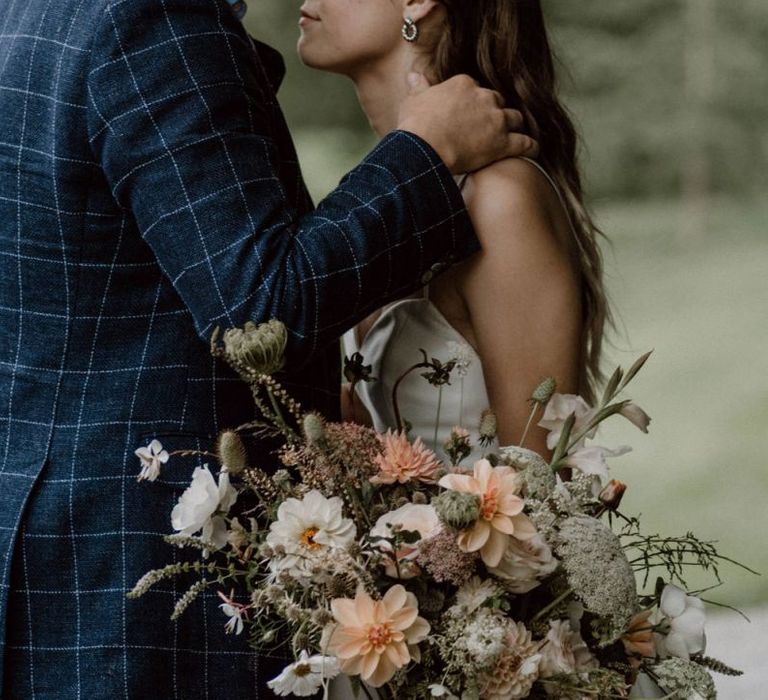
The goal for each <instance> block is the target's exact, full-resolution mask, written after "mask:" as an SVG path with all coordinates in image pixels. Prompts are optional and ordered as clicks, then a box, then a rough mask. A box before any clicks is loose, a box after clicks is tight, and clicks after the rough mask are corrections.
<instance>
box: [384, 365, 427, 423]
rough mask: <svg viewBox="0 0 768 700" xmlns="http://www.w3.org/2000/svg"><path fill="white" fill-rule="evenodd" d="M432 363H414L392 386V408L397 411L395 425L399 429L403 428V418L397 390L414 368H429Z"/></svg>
mask: <svg viewBox="0 0 768 700" xmlns="http://www.w3.org/2000/svg"><path fill="white" fill-rule="evenodd" d="M431 366H432V365H430V364H429V363H428V362H419V363H418V364H415V365H413V367H409V368H408V369H407V370H405V372H403V373H402V374H401V375H400V376H399V377H398V378H397V381H396V382H395V385H394V386H393V387H392V408H393V409H394V411H395V427H396V428H397V430H398V431H402V430H403V427H404V426H403V418H402V416H401V415H400V406H398V404H397V390H398V389H399V388H400V384H402V382H403V380H404V379H405V378H406V377H407V376H408V375H409V374H410V373H411V372H413V371H414V370H417V369H423V368H427V369H428V368H429V367H431Z"/></svg>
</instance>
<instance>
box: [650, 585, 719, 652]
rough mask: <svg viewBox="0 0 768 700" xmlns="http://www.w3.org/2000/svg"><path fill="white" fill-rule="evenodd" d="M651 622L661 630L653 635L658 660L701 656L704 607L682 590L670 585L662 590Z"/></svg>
mask: <svg viewBox="0 0 768 700" xmlns="http://www.w3.org/2000/svg"><path fill="white" fill-rule="evenodd" d="M651 621H652V622H653V624H654V625H660V626H661V628H662V629H661V633H659V634H655V635H654V636H655V639H656V650H657V652H658V654H659V656H660V657H661V658H666V657H668V656H677V657H679V658H681V659H689V658H690V656H691V655H692V654H701V653H703V652H704V648H705V646H706V643H707V639H706V635H705V634H704V625H705V623H706V614H705V612H704V603H702V601H701V600H699V599H698V598H696V597H695V596H691V595H688V594H687V593H686V592H685V591H684V590H683V589H682V588H678V587H677V586H675V585H674V584H672V583H668V584H667V585H666V586H664V590H663V591H662V593H661V601H660V603H659V609H658V610H657V611H656V612H655V613H654V614H653V616H652V617H651Z"/></svg>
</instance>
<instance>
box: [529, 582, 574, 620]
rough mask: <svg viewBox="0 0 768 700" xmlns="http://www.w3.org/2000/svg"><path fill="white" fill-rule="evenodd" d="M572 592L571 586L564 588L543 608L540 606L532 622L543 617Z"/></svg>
mask: <svg viewBox="0 0 768 700" xmlns="http://www.w3.org/2000/svg"><path fill="white" fill-rule="evenodd" d="M572 593H573V589H572V588H566V589H565V590H564V591H563V592H562V593H561V594H560V595H559V596H557V598H555V599H554V600H553V601H552V602H551V603H550V604H549V605H547V606H546V607H545V608H542V609H541V610H539V612H537V613H536V614H535V615H534V616H533V619H532V622H535V621H536V620H539V619H541V618H542V617H544V616H545V615H546V614H547V613H549V612H550V611H552V610H554V609H555V608H556V607H557V606H558V605H560V603H562V602H563V601H564V600H565V599H566V598H568V596H570V595H571V594H572Z"/></svg>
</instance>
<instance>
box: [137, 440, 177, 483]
mask: <svg viewBox="0 0 768 700" xmlns="http://www.w3.org/2000/svg"><path fill="white" fill-rule="evenodd" d="M134 454H135V455H136V456H137V457H138V458H139V460H140V461H141V472H140V473H139V476H138V477H137V478H138V480H139V481H143V480H144V479H146V480H147V481H154V480H155V479H157V477H158V476H160V467H162V465H163V464H165V463H166V462H167V461H168V460H169V459H170V456H169V455H168V453H167V452H166V451H165V450H164V449H163V445H162V444H161V443H160V440H152V442H150V443H149V445H147V446H146V447H140V448H139V449H138V450H136V452H134Z"/></svg>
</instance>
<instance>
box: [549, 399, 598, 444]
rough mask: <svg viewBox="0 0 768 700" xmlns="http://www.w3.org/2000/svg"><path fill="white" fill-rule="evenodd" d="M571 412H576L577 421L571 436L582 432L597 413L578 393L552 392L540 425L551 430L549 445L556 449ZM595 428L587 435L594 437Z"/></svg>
mask: <svg viewBox="0 0 768 700" xmlns="http://www.w3.org/2000/svg"><path fill="white" fill-rule="evenodd" d="M571 413H575V414H576V421H575V423H574V424H573V430H572V431H571V437H575V436H576V435H577V434H578V433H580V432H581V431H582V430H583V429H584V428H585V427H586V426H587V425H588V424H589V421H590V420H592V418H593V417H594V415H595V409H593V408H592V407H591V406H590V405H589V404H588V403H587V402H586V401H584V399H582V398H581V396H577V395H576V394H552V398H551V399H550V400H549V402H548V403H547V407H546V408H545V409H544V415H543V416H542V417H541V420H540V421H539V427H541V428H545V429H546V430H549V435H547V447H548V448H549V449H550V450H554V449H555V447H557V443H558V441H559V440H560V434H561V433H562V432H563V426H564V425H565V421H566V420H568V416H570V415H571ZM594 436H595V430H594V429H593V430H590V431H589V433H588V434H587V435H586V436H585V437H589V438H593V437H594Z"/></svg>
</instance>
